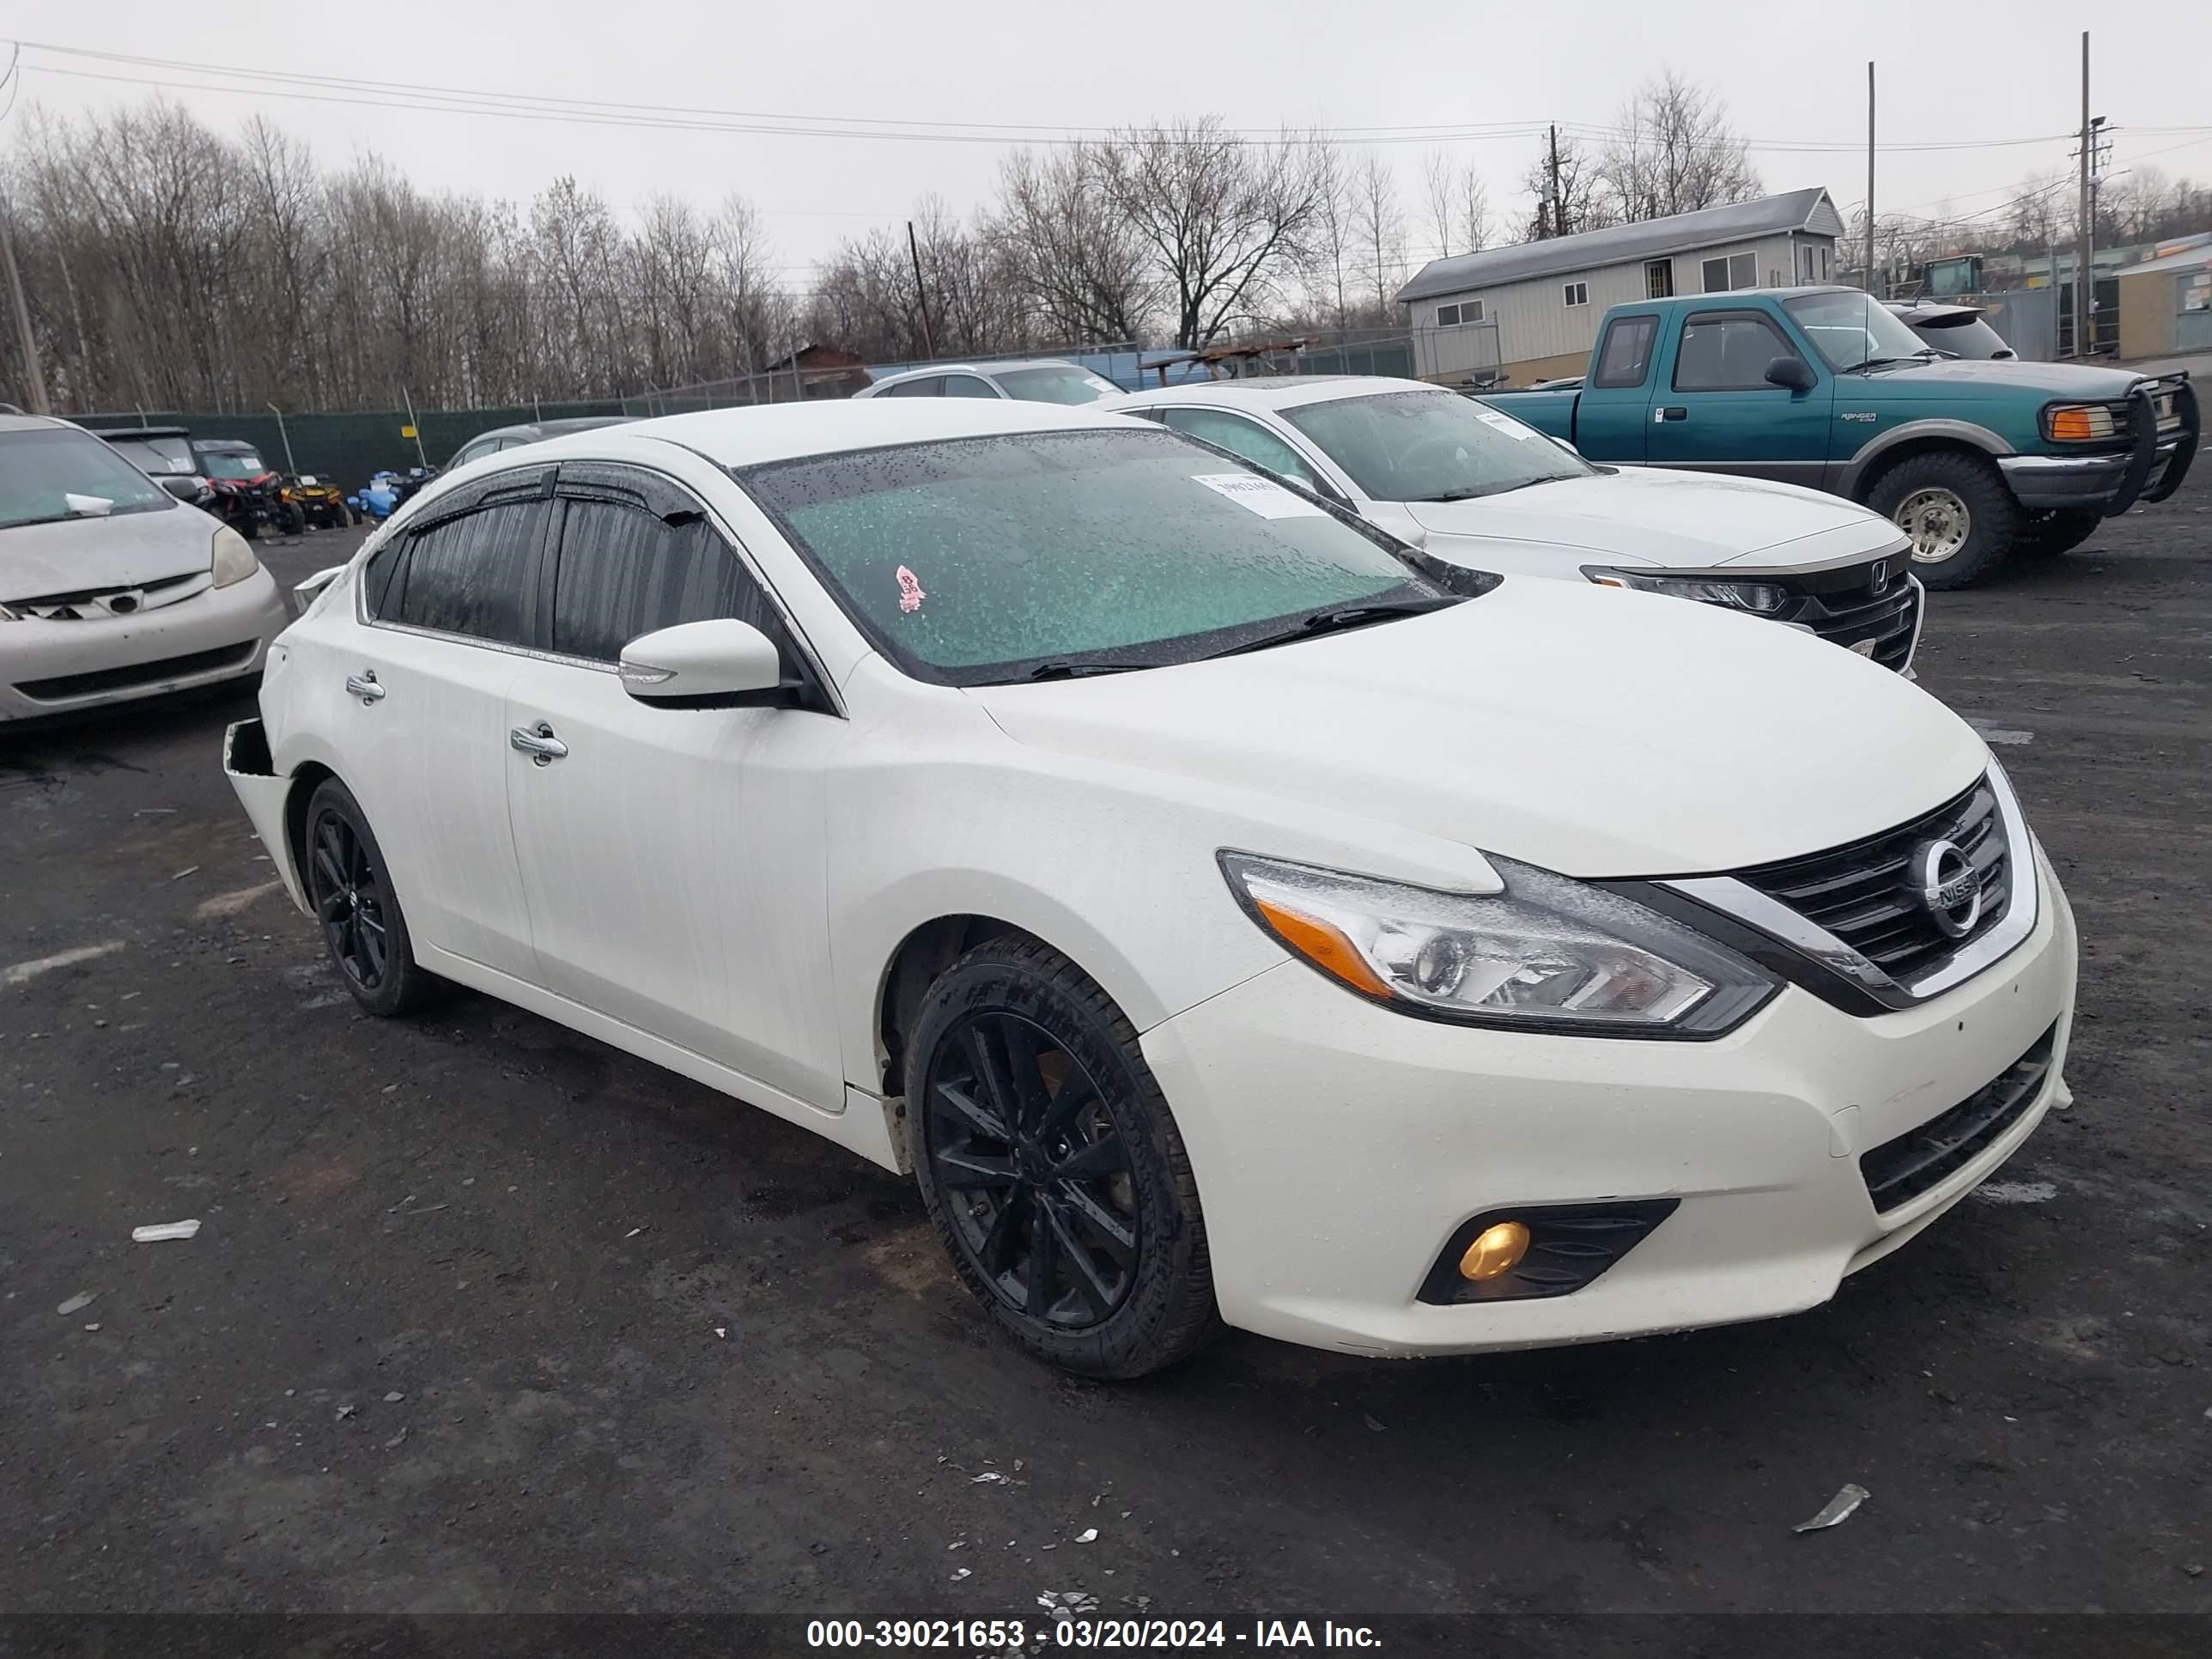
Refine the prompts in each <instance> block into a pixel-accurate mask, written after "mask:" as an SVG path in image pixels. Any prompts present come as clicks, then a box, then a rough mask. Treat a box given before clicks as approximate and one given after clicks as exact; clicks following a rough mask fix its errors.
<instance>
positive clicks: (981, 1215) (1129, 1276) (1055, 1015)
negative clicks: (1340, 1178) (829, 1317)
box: [906, 938, 1218, 1378]
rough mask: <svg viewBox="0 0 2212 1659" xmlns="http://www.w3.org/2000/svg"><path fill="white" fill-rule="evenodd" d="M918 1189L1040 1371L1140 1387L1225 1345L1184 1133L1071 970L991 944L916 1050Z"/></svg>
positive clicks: (1116, 1012)
mask: <svg viewBox="0 0 2212 1659" xmlns="http://www.w3.org/2000/svg"><path fill="white" fill-rule="evenodd" d="M906 1091H907V1109H908V1115H909V1121H910V1125H911V1128H912V1132H913V1135H914V1162H915V1177H916V1179H917V1181H918V1182H919V1183H920V1185H921V1195H922V1200H923V1202H924V1203H925V1204H927V1206H928V1209H929V1213H930V1218H931V1219H932V1220H933V1222H935V1223H936V1225H937V1230H938V1232H939V1236H940V1237H942V1238H943V1239H944V1241H945V1249H946V1251H947V1252H948V1253H949V1254H950V1255H951V1258H952V1265H953V1267H954V1269H955V1270H956V1271H957V1273H959V1275H960V1278H961V1279H962V1281H963V1283H964V1284H966V1285H967V1286H968V1288H969V1291H971V1292H972V1293H973V1294H974V1295H975V1298H976V1299H977V1300H978V1301H979V1302H981V1304H983V1306H984V1308H985V1309H986V1310H987V1312H988V1313H989V1314H990V1316H991V1317H992V1319H993V1321H994V1322H995V1323H996V1324H997V1325H998V1326H999V1327H1000V1329H1002V1330H1004V1331H1005V1332H1006V1333H1007V1334H1009V1335H1011V1336H1012V1338H1013V1339H1014V1340H1016V1341H1017V1342H1018V1343H1020V1344H1021V1346H1023V1347H1024V1348H1026V1349H1027V1350H1029V1352H1030V1353H1032V1354H1034V1355H1036V1357H1037V1358H1041V1359H1043V1360H1046V1361H1048V1362H1049V1363H1050V1364H1054V1365H1058V1366H1061V1367H1063V1368H1064V1369H1066V1370H1072V1371H1077V1372H1080V1373H1081V1374H1083V1375H1085V1376H1097V1377H1106V1378H1124V1377H1133V1376H1143V1375H1144V1374H1145V1373H1146V1372H1148V1371H1153V1370H1159V1369H1160V1368H1161V1367H1162V1366H1164V1365H1169V1364H1173V1363H1175V1362H1176V1360H1178V1359H1181V1358H1184V1357H1185V1356H1186V1355H1188V1354H1189V1353H1190V1352H1193V1351H1194V1349H1196V1348H1197V1347H1198V1346H1200V1344H1202V1343H1203V1342H1204V1341H1205V1340H1206V1338H1207V1337H1209V1336H1210V1335H1212V1333H1213V1332H1214V1330H1215V1329H1216V1328H1217V1324H1218V1322H1217V1319H1216V1316H1215V1311H1214V1304H1213V1281H1212V1265H1211V1261H1210V1260H1209V1257H1208V1255H1207V1253H1206V1223H1205V1220H1204V1218H1203V1217H1202V1216H1201V1214H1200V1210H1199V1204H1198V1187H1197V1182H1196V1181H1195V1180H1194V1177H1193V1176H1192V1174H1191V1169H1190V1159H1189V1157H1188V1154H1187V1153H1186V1152H1185V1151H1184V1148H1183V1144H1182V1133H1181V1132H1180V1131H1179V1130H1178V1129H1177V1128H1176V1121H1175V1118H1174V1116H1173V1115H1172V1114H1170V1111H1169V1110H1168V1104H1167V1101H1166V1100H1165V1098H1164V1097H1163V1096H1162V1095H1161V1093H1160V1089H1159V1085H1158V1083H1157V1082H1155V1081H1154V1079H1153V1078H1152V1071H1151V1068H1150V1067H1148V1066H1146V1064H1145V1059H1144V1055H1143V1054H1142V1053H1141V1052H1140V1051H1139V1048H1138V1046H1137V1036H1136V1032H1135V1030H1133V1028H1132V1027H1131V1026H1130V1024H1129V1022H1128V1020H1127V1018H1125V1017H1124V1016H1123V1015H1122V1013H1121V1010H1120V1009H1119V1008H1117V1007H1115V1006H1114V1003H1113V1000H1111V999H1110V998H1109V997H1108V996H1107V994H1105V992H1103V990H1101V989H1100V988H1099V987H1097V985H1096V984H1095V983H1093V982H1092V981H1091V979H1090V978H1089V977H1088V976H1087V975H1085V974H1084V972H1083V971H1082V970H1081V969H1079V968H1077V967H1076V966H1075V964H1074V963H1071V962H1070V961H1068V959H1067V958H1066V957H1063V956H1061V955H1060V953H1059V952H1058V951H1054V950H1052V949H1050V948H1049V947H1048V946H1047V945H1042V944H1040V943H1038V942H1037V941H1036V940H1034V939H1015V938H1008V939H993V940H990V941H987V942H986V943H985V944H982V945H978V946H977V947H976V948H975V949H974V950H973V951H969V952H968V954H967V955H965V956H963V957H961V958H960V959H959V960H958V961H957V962H956V963H953V964H952V966H951V967H950V968H949V969H946V970H945V973H944V974H943V975H940V976H939V979H938V980H937V981H936V983H935V984H933V985H932V986H931V987H930V988H929V991H928V994H927V996H926V997H925V998H924V1000H923V1004H922V1007H921V1014H920V1017H919V1018H918V1019H917V1021H916V1023H915V1030H914V1033H913V1038H912V1040H911V1042H909V1043H908V1048H907V1060H906Z"/></svg>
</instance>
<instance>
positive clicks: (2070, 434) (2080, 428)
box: [2051, 409, 2089, 438]
mask: <svg viewBox="0 0 2212 1659" xmlns="http://www.w3.org/2000/svg"><path fill="white" fill-rule="evenodd" d="M2088 435H2089V411H2088V410H2086V409H2062V410H2059V411H2058V412H2057V414H2055V415H2053V416H2051V436H2052V437H2054V438H2086V437H2087V436H2088Z"/></svg>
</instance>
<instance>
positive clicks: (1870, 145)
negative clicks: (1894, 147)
mask: <svg viewBox="0 0 2212 1659" xmlns="http://www.w3.org/2000/svg"><path fill="white" fill-rule="evenodd" d="M1866 216H1867V226H1866V289H1867V292H1868V293H1869V294H1871V293H1873V292H1874V64H1872V63H1871V62H1869V64H1867V201H1866Z"/></svg>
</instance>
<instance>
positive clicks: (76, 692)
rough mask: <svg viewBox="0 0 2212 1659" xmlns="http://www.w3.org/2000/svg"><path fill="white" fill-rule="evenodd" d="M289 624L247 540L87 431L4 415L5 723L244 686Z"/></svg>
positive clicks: (0, 475)
mask: <svg viewBox="0 0 2212 1659" xmlns="http://www.w3.org/2000/svg"><path fill="white" fill-rule="evenodd" d="M289 616H290V613H289V611H287V610H286V609H285V608H284V598H283V594H282V593H280V592H278V591H277V588H276V582H275V581H274V580H271V579H270V575H269V573H268V572H267V571H266V570H264V569H263V568H261V563H260V562H259V561H258V560H257V559H256V558H255V557H254V556H253V550H252V548H251V547H249V546H247V545H246V540H245V538H243V537H241V536H240V535H239V533H238V532H236V531H234V530H230V529H228V528H226V527H225V526H223V525H222V524H221V523H220V522H218V521H217V520H215V519H212V518H210V516H209V515H208V514H206V513H203V512H201V511H200V510H199V509H198V508H197V507H187V506H185V504H184V503H183V502H181V501H177V500H175V499H174V498H173V497H172V496H171V495H169V494H168V492H167V491H166V490H164V489H162V488H161V486H160V485H158V484H156V483H155V482H154V481H153V480H152V479H150V478H149V477H147V476H146V475H145V474H144V473H143V472H141V471H138V469H137V468H136V467H134V466H132V465H131V464H130V463H129V462H128V461H126V460H125V459H122V457H120V456H119V455H118V454H117V453H115V452H114V451H113V450H112V449H111V448H110V447H108V446H107V445H106V444H105V443H102V442H101V441H100V440H99V439H98V438H95V437H94V436H93V435H91V434H90V433H88V432H86V431H84V430H83V429H82V428H78V427H75V426H72V425H70V423H69V422H66V421H57V420H51V419H48V418H46V417H45V416H35V415H7V416H0V722H4V721H7V720H23V719H28V718H30V717H32V716H34V715H40V714H69V713H71V712H73V711H76V710H79V709H88V708H103V707H105V706H106V705H108V704H110V703H118V702H130V701H131V700H133V699H136V698H140V697H150V696H159V695H161V694H162V693H165V692H170V691H180V690H186V689H188V688H191V687H194V686H203V685H215V684H222V682H224V681H227V680H235V679H242V678H246V676H248V675H251V674H256V673H258V672H259V671H261V662H262V654H263V653H264V650H265V649H266V648H267V647H268V644H269V641H270V640H272V639H274V638H276V635H277V633H278V631H279V630H280V629H283V626H284V624H285V623H286V621H287V620H288V619H289Z"/></svg>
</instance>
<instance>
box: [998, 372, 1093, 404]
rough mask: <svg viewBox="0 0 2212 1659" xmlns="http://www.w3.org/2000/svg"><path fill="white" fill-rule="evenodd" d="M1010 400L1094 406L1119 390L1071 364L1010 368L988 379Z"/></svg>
mask: <svg viewBox="0 0 2212 1659" xmlns="http://www.w3.org/2000/svg"><path fill="white" fill-rule="evenodd" d="M991 378H992V379H993V380H996V381H998V383H999V389H1000V391H1002V392H1005V393H1006V396H1008V397H1009V398H1020V399H1021V400H1022V401H1023V402H1024V403H1030V404H1095V403H1097V401H1098V400H1099V399H1100V398H1109V397H1111V396H1112V395H1113V394H1114V393H1115V392H1119V391H1120V390H1121V387H1119V386H1115V384H1114V382H1113V381H1111V380H1107V379H1106V378H1105V377H1104V376H1103V375H1099V374H1092V373H1091V371H1090V370H1089V369H1087V368H1076V367H1075V366H1074V365H1073V363H1066V364H1060V363H1055V364H1054V365H1052V366H1051V367H1049V368H1010V369H1007V370H1006V372H1005V373H1004V374H994V375H993V376H992V377H991Z"/></svg>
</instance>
